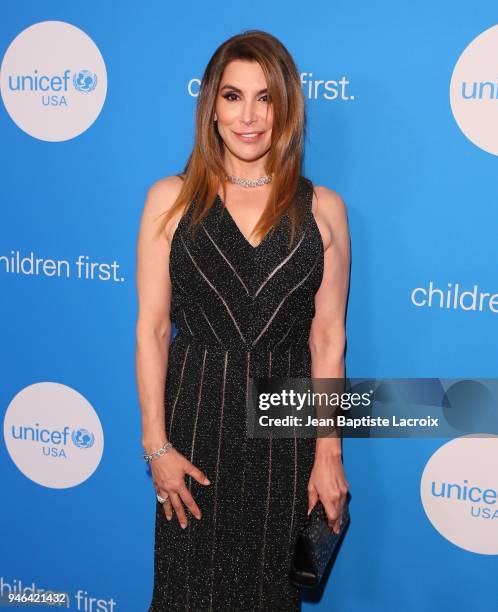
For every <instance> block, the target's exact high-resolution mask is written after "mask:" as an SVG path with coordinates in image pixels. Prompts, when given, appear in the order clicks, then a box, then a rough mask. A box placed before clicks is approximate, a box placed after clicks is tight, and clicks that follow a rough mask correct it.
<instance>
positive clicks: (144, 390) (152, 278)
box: [136, 176, 181, 452]
mask: <svg viewBox="0 0 498 612" xmlns="http://www.w3.org/2000/svg"><path fill="white" fill-rule="evenodd" d="M180 188H181V179H179V178H177V177H175V176H172V177H167V178H164V179H161V180H160V181H157V182H156V183H155V184H154V185H152V187H151V188H150V189H149V191H148V193H147V197H146V200H145V205H144V208H143V212H142V218H141V222H140V229H139V234H138V241H137V252H136V255H137V265H136V283H137V292H138V317H137V322H136V380H137V390H138V396H139V401H140V409H141V416H142V445H143V447H144V449H145V450H146V451H147V452H152V451H154V450H157V449H159V448H160V447H161V446H162V445H163V444H164V442H165V441H166V440H167V435H166V430H165V419H164V415H165V412H164V410H165V409H164V385H165V382H166V378H165V377H166V371H167V364H168V350H169V341H170V338H171V329H172V323H171V321H170V302H171V281H170V277H169V252H170V237H171V236H172V235H173V232H174V229H175V228H172V227H171V226H172V225H175V226H176V224H177V222H178V219H175V220H173V219H172V220H171V221H170V223H169V224H168V227H167V228H166V231H165V233H164V234H161V235H160V236H156V230H157V224H158V221H159V215H161V213H163V212H165V211H166V210H167V209H168V208H169V207H170V206H171V205H172V204H173V202H174V201H175V199H176V197H177V194H178V192H179V190H180Z"/></svg>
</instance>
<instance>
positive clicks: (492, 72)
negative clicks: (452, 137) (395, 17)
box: [450, 25, 498, 155]
mask: <svg viewBox="0 0 498 612" xmlns="http://www.w3.org/2000/svg"><path fill="white" fill-rule="evenodd" d="M450 104H451V110H452V112H453V116H454V118H455V121H456V122H457V124H458V127H459V128H460V129H461V130H462V132H463V133H464V134H465V136H466V137H467V138H468V139H469V140H470V141H471V142H473V143H474V144H475V145H476V146H477V147H479V148H480V149H483V150H484V151H486V152H488V153H492V154H493V155H498V25H495V26H493V27H491V28H489V29H487V30H485V31H484V32H482V33H481V34H479V36H477V37H476V38H474V40H473V41H472V42H471V43H470V44H469V45H468V46H467V47H466V48H465V50H464V51H463V53H462V54H461V55H460V57H459V58H458V61H457V63H456V65H455V68H454V70H453V74H452V76H451V83H450Z"/></svg>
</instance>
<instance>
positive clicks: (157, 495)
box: [156, 493, 169, 504]
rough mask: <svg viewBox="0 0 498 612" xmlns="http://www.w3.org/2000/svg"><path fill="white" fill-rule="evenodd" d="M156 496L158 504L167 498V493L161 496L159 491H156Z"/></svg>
mask: <svg viewBox="0 0 498 612" xmlns="http://www.w3.org/2000/svg"><path fill="white" fill-rule="evenodd" d="M156 497H157V501H158V502H159V503H160V504H164V502H165V501H166V500H167V499H168V497H169V495H166V497H161V496H160V495H159V493H156Z"/></svg>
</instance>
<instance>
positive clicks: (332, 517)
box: [308, 187, 350, 532]
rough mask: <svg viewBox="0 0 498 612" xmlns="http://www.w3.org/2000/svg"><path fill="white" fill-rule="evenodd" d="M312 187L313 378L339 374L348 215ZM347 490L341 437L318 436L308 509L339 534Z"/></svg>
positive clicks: (335, 198)
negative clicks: (316, 250) (315, 247)
mask: <svg viewBox="0 0 498 612" xmlns="http://www.w3.org/2000/svg"><path fill="white" fill-rule="evenodd" d="M315 189H316V192H317V202H316V204H317V210H316V214H315V217H316V220H317V225H318V227H319V229H320V233H321V235H322V240H323V243H324V271H323V279H322V283H321V285H320V287H319V289H318V291H317V293H316V295H315V316H314V318H313V321H312V324H311V330H310V336H309V346H310V352H311V360H312V367H311V370H312V377H313V378H344V372H345V368H344V349H345V346H346V331H345V312H346V302H347V295H348V289H349V266H350V238H349V228H348V220H347V213H346V207H345V205H344V202H343V200H342V198H341V197H340V196H339V194H337V193H336V192H334V191H332V190H330V189H328V188H326V187H316V188H315ZM334 433H335V432H334ZM348 489H349V484H348V483H347V481H346V477H345V475H344V470H343V466H342V450H341V438H340V437H339V436H337V434H335V435H333V436H332V437H322V438H320V437H317V439H316V451H315V463H314V466H313V470H312V474H311V476H310V482H309V484H308V494H309V505H308V511H310V510H311V508H312V507H313V506H314V505H315V503H316V501H317V500H318V499H320V500H321V502H322V503H323V506H324V508H325V510H326V512H327V516H328V519H329V525H330V528H331V529H333V530H334V531H336V532H339V529H340V524H341V518H342V507H343V505H344V502H345V499H346V494H347V492H348Z"/></svg>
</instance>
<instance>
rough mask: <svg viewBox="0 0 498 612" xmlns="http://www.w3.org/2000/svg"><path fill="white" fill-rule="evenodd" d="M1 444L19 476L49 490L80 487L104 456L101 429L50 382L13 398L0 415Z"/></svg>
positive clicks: (78, 402) (76, 399) (86, 406)
mask: <svg viewBox="0 0 498 612" xmlns="http://www.w3.org/2000/svg"><path fill="white" fill-rule="evenodd" d="M4 438H5V445H6V447H7V450H8V452H9V455H10V457H11V459H12V461H13V462H14V463H15V464H16V466H17V467H18V468H19V470H20V471H21V472H22V473H23V474H24V475H25V476H26V477H27V478H29V479H31V480H33V481H34V482H36V483H38V484H40V485H43V486H44V487H51V488H53V489H64V488H68V487H74V486H76V485H79V484H80V483H82V482H84V481H85V480H86V479H87V478H89V477H90V476H91V475H92V474H93V472H94V471H95V470H96V469H97V467H98V465H99V463H100V459H101V457H102V452H103V450H104V433H103V431H102V425H101V423H100V419H99V417H98V416H97V413H96V412H95V410H94V409H93V408H92V406H91V405H90V403H89V402H88V401H87V400H86V399H85V398H84V397H83V396H82V395H80V394H79V393H78V392H77V391H75V390H74V389H72V388H71V387H66V386H65V385H61V384H59V383H53V382H44V383H37V384H34V385H30V386H29V387H26V388H24V389H23V390H22V391H20V392H19V393H18V394H17V395H16V396H15V397H14V399H13V400H12V401H11V403H10V404H9V407H8V408H7V412H6V413H5V420H4Z"/></svg>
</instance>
